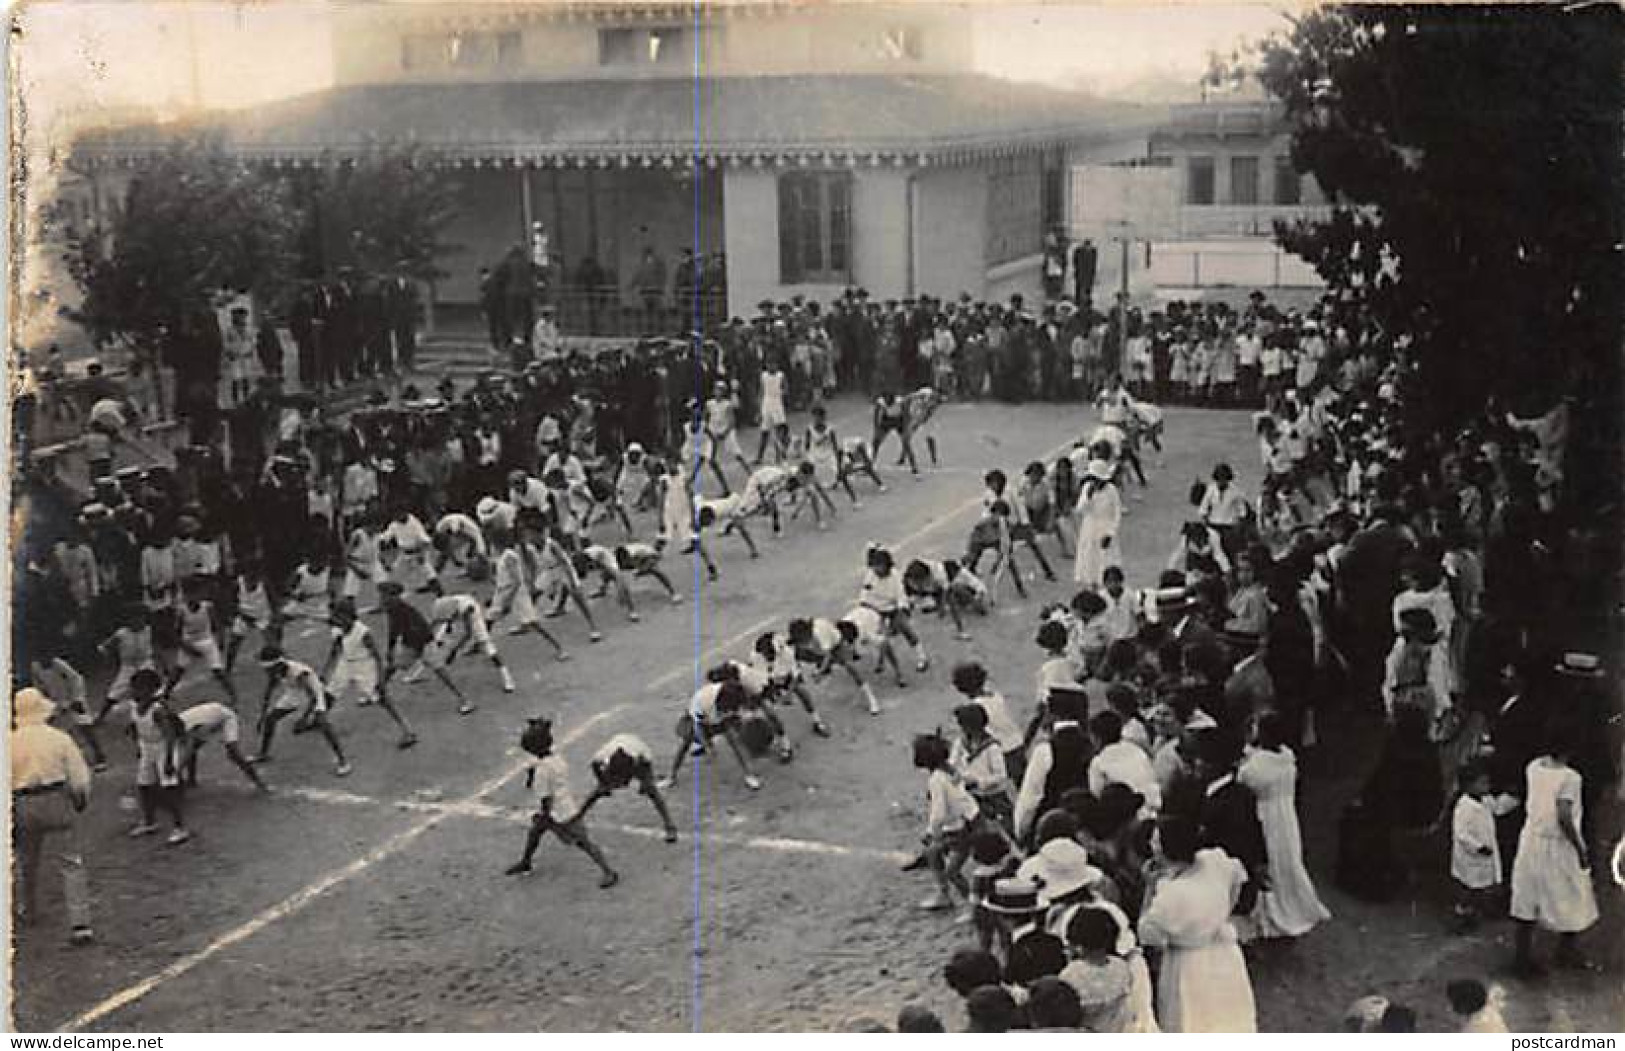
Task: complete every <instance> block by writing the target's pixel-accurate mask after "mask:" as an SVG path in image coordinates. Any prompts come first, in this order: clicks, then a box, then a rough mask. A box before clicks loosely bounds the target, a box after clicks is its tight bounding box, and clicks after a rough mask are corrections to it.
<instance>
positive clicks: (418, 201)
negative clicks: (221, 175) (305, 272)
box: [300, 144, 457, 281]
mask: <svg viewBox="0 0 1625 1051" xmlns="http://www.w3.org/2000/svg"><path fill="white" fill-rule="evenodd" d="M300 197H301V199H302V200H303V201H304V202H305V207H307V208H308V209H309V210H310V216H309V218H310V221H311V223H312V224H313V225H314V228H315V236H316V238H317V240H318V243H319V245H320V253H321V258H320V259H318V260H314V261H311V262H312V264H313V269H315V270H316V271H318V272H320V271H328V270H332V269H335V268H337V267H340V266H349V267H353V268H354V269H356V270H359V271H361V272H362V273H365V274H373V275H377V274H392V275H393V274H401V275H404V276H406V277H410V278H413V279H416V280H419V281H428V280H432V279H434V278H436V277H442V276H444V275H445V271H443V270H441V269H440V268H439V260H440V258H441V257H442V256H444V255H446V254H448V253H450V252H452V251H455V246H453V245H450V244H448V243H446V242H445V241H444V240H442V236H443V234H444V232H445V229H446V226H447V224H449V223H450V222H451V220H452V218H453V217H454V216H455V215H456V200H457V194H456V187H455V186H454V185H453V183H452V181H451V180H450V179H448V178H447V177H446V176H445V174H444V173H443V172H442V171H440V170H439V169H438V168H436V167H434V166H433V165H432V164H430V163H429V162H428V160H427V159H426V158H425V157H424V156H423V154H422V151H421V150H420V149H419V148H418V147H417V146H415V145H409V144H385V145H382V146H380V147H378V148H377V149H375V150H372V151H370V152H367V153H364V154H362V155H360V156H357V157H354V158H345V159H343V160H341V161H337V162H336V163H333V164H331V165H329V166H327V167H324V168H320V169H318V170H317V171H316V173H315V176H314V178H312V179H310V180H308V181H306V182H304V183H302V184H301V193H300Z"/></svg>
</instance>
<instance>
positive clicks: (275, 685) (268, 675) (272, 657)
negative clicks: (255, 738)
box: [249, 646, 350, 777]
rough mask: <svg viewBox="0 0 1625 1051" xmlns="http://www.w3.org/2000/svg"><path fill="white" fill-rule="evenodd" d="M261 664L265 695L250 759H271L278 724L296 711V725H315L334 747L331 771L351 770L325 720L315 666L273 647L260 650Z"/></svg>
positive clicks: (341, 774) (325, 702)
mask: <svg viewBox="0 0 1625 1051" xmlns="http://www.w3.org/2000/svg"><path fill="white" fill-rule="evenodd" d="M260 667H262V668H264V669H265V695H264V696H263V697H261V698H260V718H259V724H260V726H259V730H260V747H259V753H258V754H257V755H255V756H254V757H253V758H252V759H251V760H249V761H250V762H253V763H268V762H270V761H271V742H272V740H273V739H275V737H276V728H277V724H278V723H280V722H281V721H282V720H283V719H286V718H287V717H288V716H290V715H294V714H296V713H297V715H298V718H297V719H296V720H294V722H295V725H296V726H297V725H306V726H310V727H312V728H314V729H315V730H316V731H318V732H319V733H320V734H321V735H322V739H323V740H325V741H326V742H327V747H329V748H331V749H332V750H333V758H334V759H335V760H336V761H337V766H335V767H334V770H333V772H334V774H336V775H337V776H339V777H344V776H346V775H348V774H349V773H350V764H349V762H348V761H347V760H346V759H345V758H344V749H343V748H342V747H340V746H339V738H338V735H337V734H335V733H334V732H333V726H332V724H331V723H330V722H328V720H327V709H328V697H327V690H326V688H325V687H323V685H322V678H321V676H320V675H317V674H316V669H314V668H312V667H311V666H310V665H308V664H305V663H302V662H300V661H296V660H291V659H289V658H288V657H287V656H286V655H285V654H284V653H283V652H282V651H281V650H280V649H278V648H277V647H275V646H267V647H265V648H264V649H263V650H261V651H260Z"/></svg>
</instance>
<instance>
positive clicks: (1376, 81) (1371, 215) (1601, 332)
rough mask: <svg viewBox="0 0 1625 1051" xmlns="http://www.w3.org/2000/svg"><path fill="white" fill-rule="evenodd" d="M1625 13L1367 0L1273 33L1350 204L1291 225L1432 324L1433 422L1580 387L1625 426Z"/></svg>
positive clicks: (1299, 132) (1273, 67)
mask: <svg viewBox="0 0 1625 1051" xmlns="http://www.w3.org/2000/svg"><path fill="white" fill-rule="evenodd" d="M1621 21H1622V19H1621V16H1620V12H1619V11H1618V10H1617V9H1615V8H1613V7H1611V6H1608V5H1592V6H1583V5H1582V6H1580V7H1578V8H1576V9H1573V10H1570V9H1569V8H1568V7H1561V8H1560V7H1558V6H1556V5H1527V6H1519V7H1493V8H1484V7H1479V6H1477V5H1467V6H1458V5H1430V4H1429V5H1388V4H1371V5H1347V6H1337V7H1326V8H1320V9H1316V10H1313V11H1311V12H1309V13H1307V14H1305V15H1303V16H1301V17H1299V18H1296V19H1295V20H1294V21H1293V23H1292V28H1291V30H1290V31H1289V32H1287V33H1284V34H1280V35H1277V36H1276V37H1274V38H1272V39H1270V40H1268V41H1266V42H1265V44H1264V46H1263V48H1262V50H1261V57H1260V63H1259V67H1258V75H1259V77H1260V79H1261V80H1262V82H1263V83H1264V85H1265V87H1266V88H1267V89H1268V90H1269V91H1270V92H1271V93H1272V94H1273V95H1275V96H1276V97H1277V98H1279V99H1280V100H1281V101H1282V102H1283V103H1284V104H1285V110H1286V116H1287V119H1288V121H1289V123H1290V126H1291V129H1292V159H1293V163H1294V165H1295V166H1296V167H1297V168H1298V170H1299V171H1306V172H1309V173H1310V174H1312V175H1313V176H1314V177H1315V179H1316V180H1317V181H1318V182H1319V184H1320V185H1321V187H1322V188H1324V189H1325V190H1326V191H1327V193H1328V195H1330V196H1332V197H1333V198H1334V199H1335V200H1336V201H1337V202H1339V207H1338V208H1337V209H1335V210H1334V212H1333V214H1332V217H1331V218H1330V220H1328V221H1325V222H1303V223H1298V224H1295V225H1292V226H1288V227H1283V228H1280V229H1278V239H1279V240H1280V242H1281V243H1282V245H1283V246H1284V247H1286V248H1287V249H1288V250H1290V251H1293V252H1295V253H1297V254H1299V255H1302V256H1303V257H1304V258H1306V259H1307V260H1308V261H1309V262H1311V263H1312V264H1314V265H1315V266H1316V268H1317V269H1318V270H1319V272H1320V273H1321V275H1322V276H1323V277H1325V279H1326V280H1327V282H1328V284H1329V285H1330V287H1331V289H1332V290H1333V291H1334V292H1336V293H1338V294H1339V295H1342V296H1345V297H1348V298H1352V299H1356V300H1358V301H1360V302H1362V303H1363V304H1364V305H1366V306H1368V307H1369V308H1370V309H1371V310H1372V312H1373V314H1374V315H1375V316H1376V317H1377V318H1378V319H1379V320H1380V321H1382V322H1383V323H1384V324H1385V325H1386V326H1387V327H1388V328H1389V329H1390V330H1391V331H1406V332H1410V333H1411V334H1412V335H1413V336H1414V338H1415V340H1416V344H1415V345H1416V348H1417V350H1418V360H1419V368H1420V371H1419V374H1418V380H1419V383H1418V394H1419V395H1420V396H1414V397H1412V398H1410V399H1408V403H1407V404H1408V408H1409V411H1411V412H1412V414H1413V420H1412V422H1413V424H1414V425H1415V426H1418V427H1423V428H1427V429H1433V428H1437V427H1447V426H1451V425H1453V424H1455V423H1458V422H1459V421H1461V420H1462V419H1464V418H1466V417H1467V416H1469V415H1471V414H1473V413H1475V412H1477V411H1479V410H1481V409H1482V408H1483V406H1484V405H1485V403H1486V401H1487V400H1488V399H1490V398H1492V397H1493V398H1495V399H1497V400H1498V401H1499V402H1500V403H1501V404H1503V405H1506V406H1508V407H1511V408H1513V409H1515V410H1516V411H1519V412H1520V413H1525V414H1530V415H1533V414H1537V413H1540V412H1543V411H1545V410H1546V409H1548V408H1550V407H1552V406H1553V405H1554V404H1555V403H1556V402H1557V401H1558V400H1559V399H1561V398H1563V397H1565V396H1571V397H1574V398H1576V399H1578V400H1577V402H1576V409H1577V412H1578V413H1580V414H1583V415H1586V416H1588V417H1589V420H1590V423H1591V425H1593V427H1594V428H1597V427H1600V428H1601V430H1600V431H1597V432H1596V436H1597V438H1598V440H1605V441H1606V442H1607V445H1608V447H1609V448H1612V447H1613V443H1614V442H1615V441H1617V432H1618V427H1619V420H1618V415H1619V410H1618V407H1617V402H1615V401H1614V400H1613V397H1612V396H1613V395H1614V394H1615V393H1616V392H1617V391H1618V389H1619V371H1618V369H1619V356H1620V355H1619V350H1620V332H1621V321H1622V317H1621V306H1620V300H1621V294H1620V293H1621V289H1622V287H1625V285H1622V275H1621V261H1622V253H1621V244H1620V242H1621V237H1622V222H1621V182H1620V178H1621V167H1622V157H1625V154H1622V138H1621V112H1622V110H1621V104H1622V101H1625V99H1622V87H1621V85H1622V79H1625V78H1622V76H1621V74H1622V70H1625V63H1622V59H1621ZM1384 262H1386V263H1387V264H1388V265H1387V266H1384V265H1383V263H1384ZM1385 275H1387V276H1385ZM1582 422H1583V421H1582ZM1602 432H1607V433H1606V435H1604V434H1603V433H1602ZM1594 452H1595V453H1596V455H1595V457H1594V458H1595V459H1596V460H1598V461H1599V462H1601V463H1602V465H1603V466H1605V467H1607V468H1608V469H1609V470H1610V472H1612V468H1613V466H1614V464H1613V457H1612V455H1611V454H1607V455H1605V454H1604V453H1603V450H1602V449H1596V450H1594ZM1571 454H1572V450H1571ZM1571 459H1572V455H1571Z"/></svg>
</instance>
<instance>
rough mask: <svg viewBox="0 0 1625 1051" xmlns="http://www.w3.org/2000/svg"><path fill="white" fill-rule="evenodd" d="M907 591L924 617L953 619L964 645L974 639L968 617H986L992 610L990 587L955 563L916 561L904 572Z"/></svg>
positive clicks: (924, 559) (956, 634) (929, 560)
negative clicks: (988, 589)
mask: <svg viewBox="0 0 1625 1051" xmlns="http://www.w3.org/2000/svg"><path fill="white" fill-rule="evenodd" d="M903 588H904V590H905V591H906V592H907V594H908V597H909V600H910V601H911V602H920V603H922V605H921V606H920V611H921V612H922V613H930V612H932V611H933V610H934V611H935V612H936V613H937V614H938V615H939V616H943V617H949V618H951V619H952V620H953V622H954V638H956V639H958V640H960V641H961V642H963V641H965V640H968V639H969V638H970V633H969V632H967V631H966V630H965V620H964V614H965V613H967V612H969V613H976V614H978V615H985V614H986V613H987V611H988V608H989V599H988V593H987V585H986V584H984V583H982V581H981V580H980V579H979V578H978V577H977V576H976V574H974V573H972V572H971V571H970V570H968V569H966V568H964V567H963V566H961V565H960V564H959V563H958V562H957V561H955V560H953V559H944V560H942V561H938V560H936V559H929V558H917V559H915V560H914V561H912V562H910V563H909V564H908V568H907V569H905V570H903Z"/></svg>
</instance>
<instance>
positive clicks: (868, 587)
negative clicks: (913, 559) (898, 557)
mask: <svg viewBox="0 0 1625 1051" xmlns="http://www.w3.org/2000/svg"><path fill="white" fill-rule="evenodd" d="M864 564H865V569H864V574H863V586H862V587H861V588H860V589H859V591H858V603H859V605H861V606H863V607H864V608H865V609H871V610H874V611H875V612H876V613H878V614H880V619H881V622H882V624H883V625H884V627H885V634H886V637H887V639H888V640H889V639H890V638H891V637H892V636H894V635H901V636H902V637H903V638H905V639H907V640H908V643H909V645H910V646H913V647H914V655H915V664H914V667H915V670H916V671H922V672H923V671H925V670H926V669H927V668H929V667H930V666H931V659H930V657H928V656H927V655H926V652H925V643H924V642H923V641H921V639H920V637H919V636H918V635H917V634H915V632H914V626H913V623H912V622H911V621H910V619H909V603H908V592H907V590H906V589H905V588H904V587H903V575H902V574H901V573H899V572H897V564H896V561H895V560H894V559H893V557H892V553H891V552H890V551H889V550H887V549H886V548H884V547H881V546H879V545H877V544H871V545H870V546H869V549H868V551H866V552H865V553H864ZM888 648H889V645H888ZM895 663H896V658H895V657H893V664H894V665H895ZM876 670H877V671H878V669H876Z"/></svg>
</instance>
